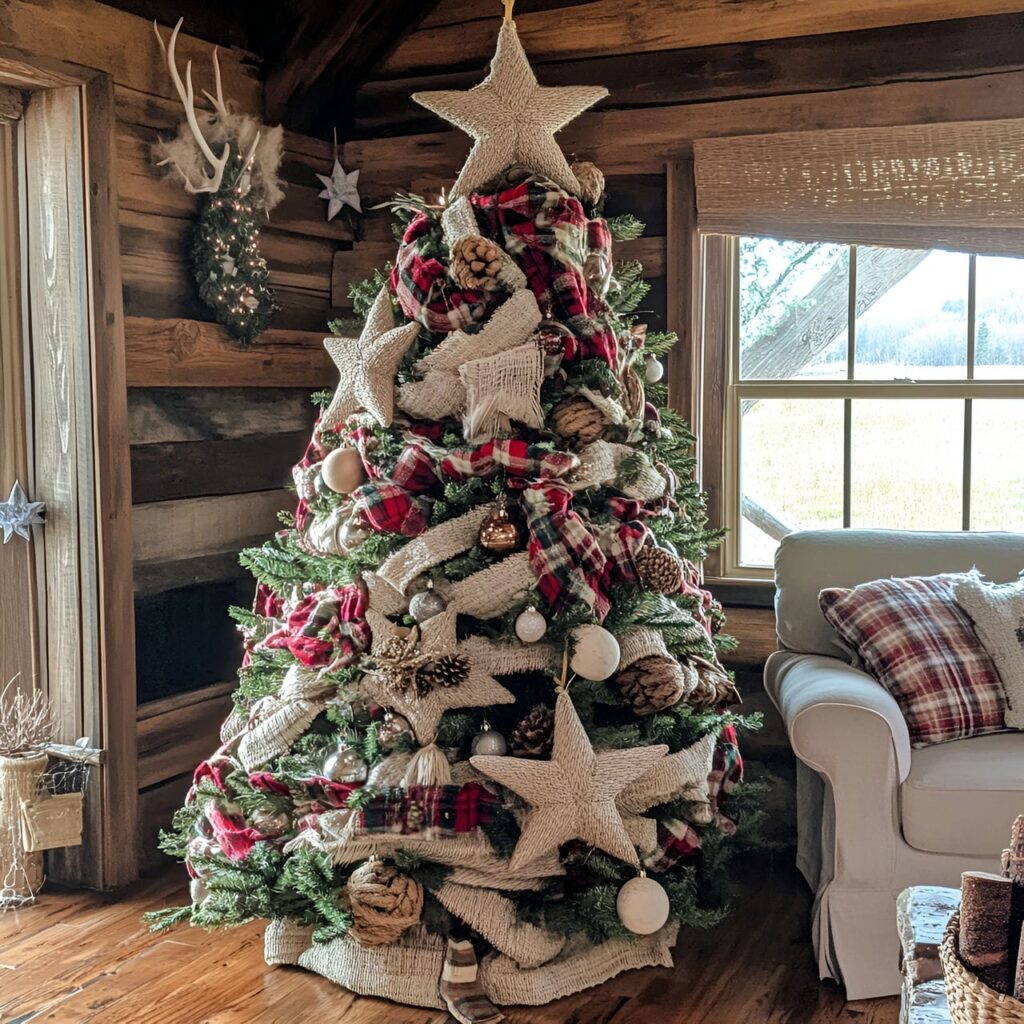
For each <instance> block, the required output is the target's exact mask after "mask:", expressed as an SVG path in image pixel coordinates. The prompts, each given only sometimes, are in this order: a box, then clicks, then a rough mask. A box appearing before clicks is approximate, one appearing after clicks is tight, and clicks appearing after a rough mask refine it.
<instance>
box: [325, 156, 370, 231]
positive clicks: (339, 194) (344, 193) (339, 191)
mask: <svg viewBox="0 0 1024 1024" xmlns="http://www.w3.org/2000/svg"><path fill="white" fill-rule="evenodd" d="M317 177H318V178H319V179H320V180H321V181H322V182H323V184H324V188H323V191H322V192H321V193H320V198H321V199H326V200H327V219H328V220H334V218H335V217H336V216H337V215H338V214H339V213H341V208H342V207H343V206H351V207H352V209H353V210H355V211H356V212H357V213H362V212H363V208H362V206H361V205H360V202H359V189H358V188H357V187H356V186H357V184H358V183H359V171H358V170H355V171H351V172H350V173H348V174H346V173H345V168H344V167H342V166H341V164H340V163H339V162H338V158H337V157H335V158H334V168H333V170H332V171H331V173H330V175H329V176H328V175H326V174H318V175H317Z"/></svg>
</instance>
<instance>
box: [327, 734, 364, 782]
mask: <svg viewBox="0 0 1024 1024" xmlns="http://www.w3.org/2000/svg"><path fill="white" fill-rule="evenodd" d="M366 774H367V769H366V762H365V761H364V760H363V759H362V757H361V756H360V754H359V752H358V751H357V750H354V749H353V748H352V747H350V746H349V745H348V744H347V743H339V744H338V745H337V747H335V749H334V751H333V752H332V753H331V754H328V756H327V760H326V761H324V778H325V779H328V780H330V781H331V782H365V781H366Z"/></svg>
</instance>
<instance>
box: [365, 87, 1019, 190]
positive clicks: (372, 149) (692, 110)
mask: <svg viewBox="0 0 1024 1024" xmlns="http://www.w3.org/2000/svg"><path fill="white" fill-rule="evenodd" d="M1021 116H1024V72H1019V71H1014V72H1007V73H1005V74H994V75H980V76H977V77H973V78H961V79H955V80H950V81H937V82H897V83H894V84H890V85H872V86H864V87H861V88H856V89H847V90H844V91H839V92H820V93H807V94H804V95H798V96H765V97H755V98H751V99H736V100H723V101H719V102H713V103H692V104H686V105H672V106H666V107H657V108H654V109H651V110H645V111H644V114H643V117H638V116H637V114H636V112H635V111H632V110H605V111H602V110H599V111H595V112H589V113H585V114H583V115H581V116H580V117H579V118H577V120H576V121H574V122H573V123H572V124H570V125H569V126H568V127H567V128H566V130H565V131H564V132H561V133H559V136H558V137H559V141H560V143H561V146H562V148H563V150H565V151H566V152H568V153H574V154H576V155H577V156H579V157H580V158H582V159H594V160H596V161H597V162H598V163H599V164H600V166H601V169H602V170H603V171H604V172H605V173H606V174H650V173H657V172H659V171H661V170H662V169H663V166H664V164H665V163H666V161H669V160H674V159H677V158H679V157H681V156H686V155H688V154H689V153H690V152H691V151H692V143H693V140H694V139H705V138H717V137H720V136H724V135H757V134H770V133H772V132H783V131H815V130H818V129H823V128H871V127H889V126H891V125H897V124H933V123H940V122H946V121H972V120H979V119H980V120H990V119H996V118H1004V117H1021ZM468 151H469V140H468V139H467V138H466V136H464V135H463V134H462V133H461V132H455V131H446V132H436V133H432V134H426V135H410V136H406V137H403V138H383V139H374V140H356V141H352V142H348V143H346V145H345V160H346V163H347V164H350V165H352V166H353V167H360V168H361V169H362V179H361V180H365V181H366V182H367V183H368V187H367V189H366V190H365V191H366V192H368V193H369V194H370V196H371V197H372V199H371V201H377V200H378V199H384V198H386V197H387V196H389V195H390V194H391V193H393V192H395V191H397V190H398V189H408V188H410V187H411V188H412V189H413V190H414V191H419V192H423V191H431V190H433V191H438V190H440V189H441V188H443V187H444V186H445V185H450V184H451V181H452V179H453V178H454V177H455V175H456V174H457V172H458V169H459V167H460V166H461V165H462V161H463V160H464V159H465V156H466V154H467V152H468ZM364 198H365V197H364Z"/></svg>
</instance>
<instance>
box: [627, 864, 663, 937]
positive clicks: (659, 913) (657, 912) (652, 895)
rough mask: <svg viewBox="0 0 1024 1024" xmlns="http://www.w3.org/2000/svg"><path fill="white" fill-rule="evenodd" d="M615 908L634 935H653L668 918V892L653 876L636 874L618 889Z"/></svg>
mask: <svg viewBox="0 0 1024 1024" xmlns="http://www.w3.org/2000/svg"><path fill="white" fill-rule="evenodd" d="M615 910H616V912H617V913H618V915H619V920H620V921H621V922H622V923H623V924H624V925H625V926H626V927H627V928H628V929H629V930H630V931H631V932H632V933H633V934H634V935H653V934H654V933H655V932H656V931H658V930H659V929H660V928H662V927H663V926H664V924H665V922H666V921H667V920H668V914H669V903H668V893H667V892H665V889H664V888H663V887H662V885H661V884H660V883H658V882H656V881H655V880H654V879H653V878H648V877H647V876H646V875H638V876H637V877H636V878H631V879H630V880H629V881H628V882H627V883H626V884H625V885H624V886H623V887H622V888H621V889H620V890H619V895H618V896H617V897H616V899H615Z"/></svg>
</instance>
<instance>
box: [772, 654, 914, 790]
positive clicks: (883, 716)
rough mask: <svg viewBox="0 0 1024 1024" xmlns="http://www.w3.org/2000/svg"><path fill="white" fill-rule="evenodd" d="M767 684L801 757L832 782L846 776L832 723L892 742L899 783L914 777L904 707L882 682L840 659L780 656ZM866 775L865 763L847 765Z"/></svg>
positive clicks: (773, 656) (776, 658) (862, 734)
mask: <svg viewBox="0 0 1024 1024" xmlns="http://www.w3.org/2000/svg"><path fill="white" fill-rule="evenodd" d="M764 684H765V689H767V691H768V694H769V696H770V697H771V698H772V701H773V702H774V704H775V706H776V707H777V708H778V710H779V714H780V715H781V716H782V720H783V722H785V724H786V731H787V732H788V734H789V738H790V742H791V743H792V744H793V750H794V752H795V753H796V754H797V756H798V757H799V758H800V759H801V760H802V761H804V762H805V763H806V764H808V765H809V766H810V767H812V768H814V769H815V770H817V771H823V772H824V773H825V774H826V775H828V776H829V777H830V778H832V779H836V778H837V776H838V775H839V774H840V773H841V771H842V768H841V765H842V761H841V758H840V756H839V748H838V747H837V745H836V743H835V740H836V737H835V736H834V735H832V733H831V730H830V729H828V728H825V727H824V726H825V722H826V721H843V722H844V723H845V725H847V726H848V727H849V729H851V730H854V731H855V732H856V733H857V734H858V735H860V736H861V737H862V738H864V737H865V736H866V735H867V734H875V733H877V734H878V735H877V738H878V739H879V740H881V741H882V742H883V745H884V743H885V741H886V739H888V741H889V742H890V743H891V747H892V753H893V757H894V768H895V775H896V782H897V784H899V783H902V782H903V781H904V780H905V779H906V777H907V775H908V774H909V773H910V733H909V732H908V731H907V723H906V722H905V721H904V719H903V715H902V714H901V712H900V709H899V705H898V704H897V703H896V701H895V700H894V699H893V697H892V695H891V694H890V693H889V691H888V690H886V689H885V687H884V686H882V685H881V684H880V683H879V682H878V680H876V679H874V678H873V677H872V676H869V675H868V674H867V673H866V672H863V671H861V670H860V669H858V668H854V667H853V666H852V665H848V664H847V663H846V662H844V661H840V660H839V659H838V658H828V657H825V656H823V655H818V654H798V653H794V652H791V651H777V652H776V653H775V654H773V655H771V657H770V658H769V659H768V662H767V664H766V665H765V673H764ZM844 731H845V729H844ZM845 767H846V769H847V770H849V771H852V772H854V773H855V774H856V775H858V776H859V775H861V774H862V772H863V769H864V764H863V759H862V758H856V759H855V760H854V761H853V762H852V763H848V764H845Z"/></svg>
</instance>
